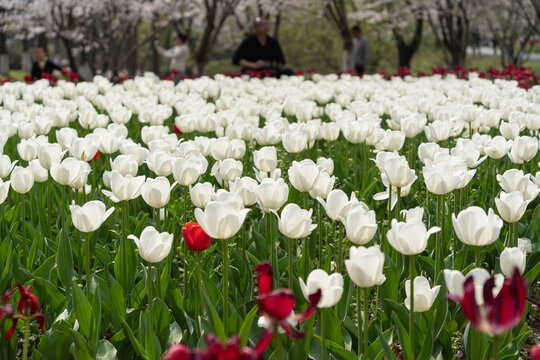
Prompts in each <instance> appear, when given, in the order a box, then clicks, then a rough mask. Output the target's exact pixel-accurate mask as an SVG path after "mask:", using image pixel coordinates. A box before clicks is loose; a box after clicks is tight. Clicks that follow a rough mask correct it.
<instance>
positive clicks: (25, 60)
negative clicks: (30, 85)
mask: <svg viewBox="0 0 540 360" xmlns="http://www.w3.org/2000/svg"><path fill="white" fill-rule="evenodd" d="M22 48H23V51H22V54H21V69H22V70H23V71H25V72H30V71H31V69H32V57H31V56H30V42H29V41H28V39H27V38H26V37H25V38H24V39H23V41H22Z"/></svg>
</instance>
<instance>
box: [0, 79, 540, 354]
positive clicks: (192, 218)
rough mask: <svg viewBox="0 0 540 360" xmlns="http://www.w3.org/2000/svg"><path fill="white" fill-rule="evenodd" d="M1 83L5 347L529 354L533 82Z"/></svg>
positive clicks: (539, 264)
mask: <svg viewBox="0 0 540 360" xmlns="http://www.w3.org/2000/svg"><path fill="white" fill-rule="evenodd" d="M0 101H1V103H2V108H1V109H0V154H1V155H0V292H1V293H2V294H4V296H3V297H2V304H1V307H0V358H2V359H13V358H16V357H20V358H22V359H28V358H30V357H31V358H33V359H95V358H99V359H132V358H133V359H160V358H164V359H168V360H184V359H185V360H187V359H205V360H206V359H228V360H230V359H232V360H234V359H239V360H240V359H242V360H248V359H263V358H264V359H277V360H281V359H292V358H295V359H308V358H310V359H316V360H321V359H324V360H326V359H329V360H330V359H340V360H348V359H358V358H362V359H383V358H386V359H410V360H412V359H451V358H454V357H461V358H463V357H466V358H467V359H490V358H492V359H517V358H520V357H522V358H528V357H530V356H533V357H534V356H536V358H538V357H537V356H538V352H539V350H538V348H535V347H534V346H535V344H536V343H537V342H538V341H540V339H538V333H539V329H538V324H539V322H538V316H539V309H538V305H539V301H540V288H539V281H538V275H539V273H540V261H539V260H540V246H539V230H540V229H539V228H540V220H539V219H540V206H539V204H540V203H539V200H538V194H539V193H540V171H539V161H540V154H539V153H538V145H539V138H538V130H539V129H540V87H539V86H533V87H532V88H530V89H524V88H520V87H519V86H518V84H517V82H515V81H507V80H502V79H495V80H488V79H483V78H480V77H478V76H476V75H475V74H474V73H469V74H468V79H458V78H457V77H456V76H455V75H452V74H447V75H446V76H445V78H441V77H440V76H432V77H431V76H425V77H420V78H413V77H409V76H407V77H405V78H402V77H393V78H392V79H390V80H389V81H387V80H385V79H384V78H383V77H382V76H381V75H372V76H365V77H364V78H359V77H354V76H350V75H347V74H344V75H342V76H341V77H338V76H336V75H328V76H321V75H318V74H313V75H312V78H311V79H310V80H306V79H305V78H304V77H302V76H293V77H289V78H282V79H280V80H278V79H272V78H266V79H262V80H261V79H247V78H240V77H238V78H232V77H225V76H222V75H216V76H215V77H214V78H213V79H210V78H205V77H202V78H198V79H186V80H183V81H181V82H180V83H179V84H178V85H175V84H174V83H173V82H171V81H163V80H159V79H158V78H156V77H155V76H153V75H145V76H144V77H137V78H135V79H130V80H125V81H124V82H123V83H122V84H112V83H110V82H109V81H108V80H106V79H105V78H102V77H96V78H94V80H93V81H92V82H80V83H77V84H74V83H69V82H65V81H63V80H59V81H58V82H56V83H55V84H49V82H48V81H47V80H40V81H36V82H34V83H32V84H25V83H19V82H8V83H6V84H4V85H2V86H0ZM535 354H536V355H535Z"/></svg>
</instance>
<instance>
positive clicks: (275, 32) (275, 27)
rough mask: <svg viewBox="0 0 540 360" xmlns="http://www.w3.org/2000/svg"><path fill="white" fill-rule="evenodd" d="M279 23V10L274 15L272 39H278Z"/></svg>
mask: <svg viewBox="0 0 540 360" xmlns="http://www.w3.org/2000/svg"><path fill="white" fill-rule="evenodd" d="M280 22H281V10H278V12H277V14H276V24H275V25H274V39H276V41H277V40H278V39H279V25H280Z"/></svg>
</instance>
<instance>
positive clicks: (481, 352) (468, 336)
mask: <svg viewBox="0 0 540 360" xmlns="http://www.w3.org/2000/svg"><path fill="white" fill-rule="evenodd" d="M463 345H464V346H465V355H466V356H467V358H470V359H478V360H482V359H485V358H486V355H487V353H488V349H489V346H488V345H489V344H488V341H487V336H486V335H484V334H482V333H481V332H479V331H478V330H476V329H474V328H473V327H472V326H471V323H468V324H467V327H466V328H465V332H464V333H463Z"/></svg>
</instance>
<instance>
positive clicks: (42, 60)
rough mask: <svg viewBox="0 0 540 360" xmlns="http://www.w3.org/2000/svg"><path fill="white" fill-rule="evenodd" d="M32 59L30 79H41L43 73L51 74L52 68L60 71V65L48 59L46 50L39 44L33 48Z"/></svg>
mask: <svg viewBox="0 0 540 360" xmlns="http://www.w3.org/2000/svg"><path fill="white" fill-rule="evenodd" d="M34 59H35V61H34V62H33V63H32V71H31V76H32V80H39V79H41V78H42V77H43V74H51V75H52V73H53V72H54V70H58V71H60V72H61V71H62V67H61V66H60V65H58V64H56V63H54V62H53V61H52V60H51V59H49V57H48V56H47V52H46V51H45V49H44V48H42V47H41V46H38V47H36V48H35V49H34Z"/></svg>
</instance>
